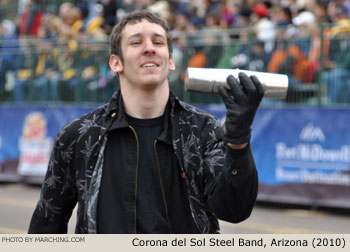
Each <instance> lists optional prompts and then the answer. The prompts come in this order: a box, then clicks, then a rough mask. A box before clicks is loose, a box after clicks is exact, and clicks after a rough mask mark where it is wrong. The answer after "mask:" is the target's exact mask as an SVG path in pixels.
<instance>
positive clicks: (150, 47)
mask: <svg viewBox="0 0 350 252" xmlns="http://www.w3.org/2000/svg"><path fill="white" fill-rule="evenodd" d="M154 52H155V46H154V44H153V41H152V40H150V39H147V40H146V41H145V47H144V53H145V54H153V53H154Z"/></svg>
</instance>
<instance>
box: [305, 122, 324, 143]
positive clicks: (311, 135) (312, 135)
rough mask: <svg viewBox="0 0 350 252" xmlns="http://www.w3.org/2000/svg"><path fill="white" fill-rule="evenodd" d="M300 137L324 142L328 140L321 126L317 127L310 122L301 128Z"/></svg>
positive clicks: (308, 140) (307, 140)
mask: <svg viewBox="0 0 350 252" xmlns="http://www.w3.org/2000/svg"><path fill="white" fill-rule="evenodd" d="M299 139H300V140H301V141H305V142H316V141H320V142H323V141H325V140H326V137H325V136H324V134H323V131H322V129H321V128H320V127H315V126H314V125H313V124H311V123H309V124H308V125H306V126H305V128H303V129H302V130H301V133H300V136H299Z"/></svg>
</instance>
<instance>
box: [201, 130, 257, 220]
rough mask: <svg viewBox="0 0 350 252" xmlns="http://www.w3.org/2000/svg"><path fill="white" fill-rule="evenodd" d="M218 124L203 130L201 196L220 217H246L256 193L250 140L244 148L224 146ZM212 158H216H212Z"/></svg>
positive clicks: (255, 175) (249, 212)
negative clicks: (204, 142) (205, 130)
mask: <svg viewBox="0 0 350 252" xmlns="http://www.w3.org/2000/svg"><path fill="white" fill-rule="evenodd" d="M220 130H221V128H219V127H217V128H216V129H213V131H212V133H209V134H207V139H206V142H207V143H210V144H207V145H206V151H205V153H206V154H205V155H204V165H205V167H204V171H205V179H204V180H205V182H204V194H205V195H204V197H205V199H206V201H207V205H208V207H209V209H210V210H211V211H212V212H214V213H215V215H216V216H217V217H218V218H219V219H221V220H224V221H228V222H232V223H238V222H240V221H243V220H245V219H246V218H248V217H249V216H250V214H251V212H252V210H253V206H254V204H255V200H256V197H257V193H258V175H257V170H256V167H255V162H254V158H253V154H252V151H251V148H250V144H248V146H247V147H245V148H244V149H240V150H236V149H231V148H230V147H228V146H227V145H226V144H225V143H224V142H222V141H220V139H215V138H216V137H215V136H217V135H220V132H218V131H220ZM213 160H216V162H213Z"/></svg>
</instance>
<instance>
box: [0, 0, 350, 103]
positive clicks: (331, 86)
mask: <svg viewBox="0 0 350 252" xmlns="http://www.w3.org/2000/svg"><path fill="white" fill-rule="evenodd" d="M10 2H11V1H6V0H0V5H5V4H10ZM19 2H20V3H21V4H19V6H22V8H21V9H19V11H18V14H17V15H16V17H14V18H13V19H3V18H2V17H1V16H0V41H1V45H0V46H1V48H0V100H1V101H4V100H11V101H15V102H23V101H28V100H31V101H62V100H63V101H104V100H105V99H107V98H108V97H109V96H110V93H109V92H111V90H112V89H115V88H116V87H115V86H113V83H115V81H114V80H115V76H114V75H113V74H112V73H110V71H109V69H108V65H107V64H108V44H107V42H108V35H109V34H110V32H111V29H112V27H113V26H114V25H115V23H116V22H117V21H118V20H119V19H120V18H121V17H122V16H123V15H124V14H125V13H128V12H130V11H133V10H137V9H149V10H151V11H153V12H155V13H157V14H159V15H160V16H162V17H163V18H164V19H166V20H167V21H168V23H169V25H170V27H171V32H172V35H173V38H174V59H175V62H176V66H177V69H176V71H174V72H172V73H171V75H170V76H169V78H170V83H171V85H172V88H173V89H174V90H175V92H177V94H178V95H179V96H180V98H181V96H182V95H183V93H181V92H182V90H183V86H182V84H180V83H181V82H182V80H183V74H184V71H185V68H186V67H187V66H191V67H219V68H241V69H247V70H254V71H269V72H278V73H284V74H287V75H289V77H290V84H291V85H292V86H297V85H300V84H305V83H315V82H316V81H319V80H321V81H322V83H323V84H324V85H325V89H326V92H327V99H328V100H329V101H330V102H350V93H349V94H346V93H344V92H339V90H343V88H344V87H346V86H348V87H350V82H349V79H350V78H349V77H350V57H349V56H347V55H350V45H349V44H350V42H349V41H350V39H349V34H350V19H349V18H350V0H334V1H330V0H267V1H262V0H192V1H189V0H170V1H154V0H85V1H84V0H81V1H56V2H54V3H56V5H57V6H56V8H52V3H51V5H50V6H51V8H48V6H49V4H48V2H50V1H48V0H46V1H45V0H19ZM188 38H192V40H191V41H192V42H193V43H191V44H190V43H189V41H190V40H189V39H188ZM320 69H321V70H322V75H320V74H318V73H319V70H320ZM339 83H341V84H339ZM348 89H349V88H348ZM349 90H350V89H349ZM209 102H211V101H209Z"/></svg>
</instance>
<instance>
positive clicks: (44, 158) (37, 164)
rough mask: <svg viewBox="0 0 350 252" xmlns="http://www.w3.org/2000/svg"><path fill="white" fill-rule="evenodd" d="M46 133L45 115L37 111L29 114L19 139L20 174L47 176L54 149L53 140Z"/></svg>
mask: <svg viewBox="0 0 350 252" xmlns="http://www.w3.org/2000/svg"><path fill="white" fill-rule="evenodd" d="M46 133H47V122H46V119H45V117H44V115H43V113H41V112H37V111H35V112H31V113H29V114H28V115H27V116H26V118H25V121H24V125H23V130H22V136H21V137H20V139H19V151H20V160H19V166H18V173H19V174H21V175H27V176H43V175H45V173H46V169H47V165H48V163H49V158H50V153H51V148H52V139H51V138H50V137H48V136H46Z"/></svg>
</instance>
